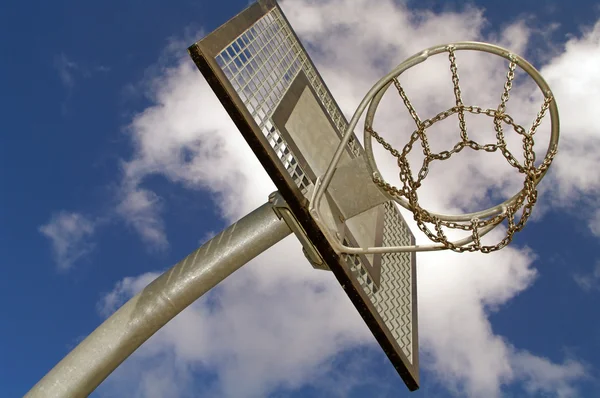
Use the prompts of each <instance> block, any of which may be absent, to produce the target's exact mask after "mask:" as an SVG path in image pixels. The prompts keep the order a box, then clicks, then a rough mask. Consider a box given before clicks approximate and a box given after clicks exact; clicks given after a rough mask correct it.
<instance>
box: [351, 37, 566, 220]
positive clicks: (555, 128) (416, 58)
mask: <svg viewBox="0 0 600 398" xmlns="http://www.w3.org/2000/svg"><path fill="white" fill-rule="evenodd" d="M450 46H452V47H453V48H454V50H455V51H461V50H471V51H482V52H487V53H491V54H494V55H498V56H501V57H503V58H505V59H507V60H509V61H511V60H514V61H516V63H517V67H519V68H521V69H522V70H523V71H525V72H526V73H527V74H528V75H529V76H530V77H531V78H532V79H533V80H534V81H535V82H536V84H537V86H538V88H539V89H540V90H541V92H542V94H543V95H544V97H545V98H552V100H551V102H550V105H549V108H548V111H549V113H550V122H551V136H550V142H549V145H548V149H547V151H546V155H545V158H546V159H549V158H550V153H551V149H552V148H554V147H556V146H557V144H558V139H559V117H558V108H557V105H556V100H555V98H554V97H553V95H552V91H551V90H550V87H549V86H548V83H546V81H545V80H544V78H543V77H542V75H541V74H540V73H539V72H538V70H537V69H536V68H535V67H534V66H533V65H531V64H530V63H529V62H528V61H527V60H525V59H524V58H522V57H520V56H519V55H516V54H514V53H512V52H510V51H509V50H507V49H504V48H502V47H499V46H496V45H493V44H488V43H481V42H457V43H450V44H444V45H439V46H435V47H431V48H429V49H427V50H425V51H423V52H420V53H418V54H415V55H413V56H412V57H410V58H408V59H407V60H406V61H404V62H402V63H401V64H400V65H398V66H397V67H396V68H394V69H393V70H392V71H391V72H390V73H388V74H387V75H386V76H384V77H383V78H382V79H380V80H379V81H378V82H377V83H376V84H375V85H374V86H373V87H372V88H371V90H369V92H368V93H367V95H366V96H365V97H364V99H363V101H361V103H360V105H359V107H358V108H357V110H356V112H355V114H354V116H353V117H352V121H351V124H350V125H349V126H348V129H347V132H346V134H348V132H352V131H354V128H355V127H356V124H357V123H358V120H359V119H360V117H361V116H362V114H363V113H364V111H365V109H366V107H367V105H368V110H367V115H366V117H365V126H367V124H372V122H373V119H374V117H375V113H376V110H377V107H378V105H379V102H380V101H381V99H382V98H383V95H384V94H385V93H386V92H387V89H388V88H389V87H390V85H391V84H392V81H393V80H392V79H394V78H395V77H398V76H400V75H401V74H402V73H403V72H405V71H406V70H408V69H410V68H412V67H413V66H416V65H418V64H420V63H422V62H424V61H426V60H427V59H428V58H429V57H430V56H433V55H437V54H441V53H444V52H448V48H449V47H450ZM371 138H372V137H371V134H370V133H369V132H368V131H367V130H366V129H365V131H364V147H365V154H366V158H367V167H368V169H369V171H370V173H371V174H372V175H373V176H376V177H379V178H381V179H382V180H383V177H382V175H381V172H380V171H379V169H378V167H377V163H376V161H375V157H374V154H373V146H372V141H371ZM546 172H547V170H546V171H544V173H542V174H541V175H540V176H539V177H538V178H537V179H536V180H535V184H536V185H537V184H538V183H539V182H540V180H541V179H542V178H543V177H544V175H545V174H546ZM383 181H385V180H383ZM522 191H523V189H522V190H520V191H519V192H517V194H515V195H514V196H513V197H511V198H509V199H507V200H506V201H504V202H502V203H501V204H499V205H496V206H493V207H490V208H488V209H485V210H481V211H477V212H472V213H465V214H460V215H452V214H442V213H434V212H431V211H428V213H429V214H430V215H431V216H433V217H437V218H439V219H440V220H444V221H455V222H456V221H470V220H472V219H473V218H487V217H493V216H495V215H498V214H500V213H502V212H503V211H504V209H505V208H506V207H508V206H510V205H512V204H513V203H514V202H515V201H516V200H517V198H518V196H519V195H520V193H521V192H522ZM381 192H382V193H383V194H384V195H385V196H387V197H388V198H389V199H391V200H393V201H395V202H396V203H398V204H399V205H400V206H402V207H404V208H406V209H408V210H411V207H410V205H409V203H408V201H407V200H406V199H402V198H398V197H396V196H393V195H391V194H389V193H388V192H386V191H385V190H383V189H381Z"/></svg>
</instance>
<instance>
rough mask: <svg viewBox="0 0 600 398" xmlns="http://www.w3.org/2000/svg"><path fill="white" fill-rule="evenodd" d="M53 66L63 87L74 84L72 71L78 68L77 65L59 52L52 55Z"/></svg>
mask: <svg viewBox="0 0 600 398" xmlns="http://www.w3.org/2000/svg"><path fill="white" fill-rule="evenodd" d="M54 68H56V70H57V72H58V76H59V77H60V80H61V81H62V83H63V84H64V85H65V87H67V88H68V89H72V88H73V86H74V85H75V78H74V76H73V73H74V72H75V71H77V70H78V69H79V65H77V64H76V63H75V62H73V61H71V60H70V59H69V58H67V56H66V55H65V54H60V55H59V56H56V57H54Z"/></svg>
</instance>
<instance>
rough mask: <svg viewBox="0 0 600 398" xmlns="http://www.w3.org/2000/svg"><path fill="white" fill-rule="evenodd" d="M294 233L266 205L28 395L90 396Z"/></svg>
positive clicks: (119, 316) (105, 326)
mask: <svg viewBox="0 0 600 398" xmlns="http://www.w3.org/2000/svg"><path fill="white" fill-rule="evenodd" d="M290 233H291V231H290V228H289V227H288V226H287V224H286V223H285V221H284V220H282V219H279V217H278V216H277V215H276V213H275V211H274V209H273V205H272V204H271V202H269V203H266V204H264V205H262V206H261V207H259V208H258V209H256V210H254V211H253V212H252V213H250V214H248V215H247V216H245V217H244V218H242V219H241V220H239V221H238V222H236V223H234V224H233V225H231V226H230V227H228V228H227V229H225V230H224V231H223V232H221V233H220V234H218V235H217V236H215V237H214V238H213V239H211V240H210V241H208V242H206V243H205V244H204V245H202V247H200V248H199V249H197V250H196V251H194V252H193V253H191V254H190V255H189V256H187V257H186V258H184V259H183V260H182V261H180V262H179V263H177V264H176V265H175V266H173V268H171V269H170V270H168V271H166V272H165V273H164V274H162V275H161V276H160V277H158V278H157V279H155V280H154V281H153V282H152V283H150V284H149V285H148V286H147V287H146V288H145V289H144V290H142V291H141V292H140V293H139V294H137V295H136V296H135V297H133V298H132V299H131V300H129V301H128V302H127V303H125V304H124V305H123V306H122V307H121V308H119V309H118V310H117V311H116V312H115V313H114V314H113V315H112V316H111V317H110V318H108V319H107V320H106V321H104V323H102V324H101V325H100V326H99V327H98V328H97V329H96V330H94V331H93V332H92V333H91V334H90V335H89V336H88V337H87V338H86V339H85V340H84V341H82V342H81V343H80V344H79V345H78V346H77V347H75V349H74V350H73V351H71V352H70V353H69V354H68V355H67V356H66V357H65V358H64V359H63V360H62V361H60V362H59V363H58V364H57V365H56V366H55V367H54V368H53V369H52V370H51V371H50V372H49V373H48V374H47V375H46V376H44V378H43V379H42V380H40V381H39V382H38V383H37V384H36V385H35V386H34V387H33V388H32V389H31V390H30V391H29V392H28V393H27V395H25V396H26V397H28V398H34V397H35V398H48V397H52V398H75V397H87V396H88V395H89V394H91V393H92V391H94V390H95V389H96V387H98V385H100V383H102V381H104V379H106V378H107V377H108V375H110V374H111V373H112V372H113V371H114V370H115V369H116V368H117V367H118V366H119V365H120V364H121V363H122V362H123V361H124V360H125V359H126V358H127V357H129V356H130V355H131V354H132V353H133V352H134V351H135V350H136V349H137V348H138V347H139V346H141V345H142V343H143V342H144V341H146V340H147V339H148V338H150V336H152V335H153V334H154V333H156V332H157V331H158V330H159V329H160V328H161V327H163V326H164V325H165V324H166V323H167V322H169V321H170V320H171V319H173V318H174V317H175V315H177V314H179V313H180V312H181V311H183V310H184V309H185V308H186V307H187V306H189V305H190V304H192V303H193V302H194V301H196V300H197V299H198V298H199V297H200V296H202V295H203V294H204V293H206V292H208V291H209V290H210V289H211V288H213V287H214V286H216V285H217V284H218V283H219V282H221V281H222V280H223V279H225V278H226V277H228V276H229V275H231V274H232V273H233V272H234V271H236V270H237V269H239V268H240V267H241V266H242V265H244V264H246V263H247V262H248V261H250V260H252V259H253V258H254V257H256V256H258V255H259V254H260V253H262V252H263V251H265V250H266V249H268V248H270V247H271V246H273V245H275V244H276V243H277V242H279V241H280V240H282V239H283V238H285V237H286V236H288V235H289V234H290Z"/></svg>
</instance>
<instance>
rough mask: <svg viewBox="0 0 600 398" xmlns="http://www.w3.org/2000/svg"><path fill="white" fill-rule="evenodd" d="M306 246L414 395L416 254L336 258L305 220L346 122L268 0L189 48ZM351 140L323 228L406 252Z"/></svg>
mask: <svg viewBox="0 0 600 398" xmlns="http://www.w3.org/2000/svg"><path fill="white" fill-rule="evenodd" d="M189 52H190V55H191V57H192V59H193V60H194V62H195V63H196V65H197V66H198V69H199V70H200V71H201V72H202V74H203V75H204V77H205V78H206V80H207V81H208V83H209V85H210V86H211V88H212V89H213V90H214V92H215V94H216V95H217V97H218V98H219V100H220V101H221V103H222V104H223V106H224V107H225V109H226V110H227V112H228V113H229V115H230V117H231V118H232V119H233V121H234V123H235V124H236V126H237V127H238V129H239V130H240V132H241V133H242V135H243V136H244V138H245V139H246V141H247V142H248V144H249V145H250V147H251V148H252V150H253V151H254V152H255V154H256V156H257V157H258V159H259V160H260V162H261V163H262V165H263V166H264V168H265V170H266V171H267V173H268V174H269V176H270V177H271V178H272V179H273V182H274V183H275V185H276V187H277V189H278V190H279V192H280V194H281V196H282V197H283V198H284V199H285V201H286V203H287V205H288V206H289V209H290V210H291V212H292V213H293V215H294V217H295V219H296V220H297V222H298V224H299V225H300V227H301V229H302V230H303V233H304V235H305V236H307V237H308V239H309V241H310V244H312V246H313V247H314V249H316V252H318V256H319V259H316V260H315V259H314V258H313V261H312V263H313V266H315V267H316V268H323V269H329V270H331V271H332V272H333V273H334V275H335V277H336V278H337V280H338V281H339V283H340V284H341V285H342V287H343V288H344V291H345V292H346V293H347V295H348V297H349V298H350V300H351V301H352V303H353V304H354V306H355V307H356V309H357V310H358V312H359V313H360V315H361V316H362V318H363V319H364V320H365V322H366V324H367V325H368V327H369V328H370V330H371V331H372V333H373V335H374V336H375V338H376V340H377V341H378V343H379V344H380V345H381V347H382V348H383V350H384V352H385V353H386V355H387V356H388V358H389V359H390V361H391V362H392V364H393V365H394V367H395V369H396V370H397V371H398V373H399V374H400V376H401V377H402V379H403V380H404V382H405V383H406V385H407V387H408V388H409V389H410V390H411V391H413V390H416V389H418V387H419V354H418V333H417V292H416V260H415V253H414V252H405V253H386V254H377V255H358V256H353V255H346V254H343V255H340V254H338V253H336V252H335V251H334V250H333V248H332V246H331V244H330V242H329V241H328V240H327V239H326V238H325V236H324V234H323V232H322V231H321V230H320V229H319V227H318V226H317V224H316V223H315V221H314V220H313V218H312V217H311V215H310V213H309V211H308V205H309V200H310V198H311V193H312V192H313V190H314V184H315V181H316V179H317V177H320V176H321V175H323V174H324V173H325V170H326V169H327V166H328V165H329V163H330V161H331V159H332V157H333V154H334V152H335V150H336V148H337V146H338V144H339V143H340V138H341V135H342V132H343V131H345V129H346V127H347V125H348V122H347V120H346V118H345V117H344V115H343V114H342V112H341V111H340V109H339V107H338V105H337V103H336V102H335V100H334V99H333V97H332V95H331V93H330V91H329V90H328V88H327V86H326V85H325V83H324V82H323V79H322V78H321V76H320V75H319V73H318V71H317V69H316V67H315V65H314V64H313V62H312V61H311V59H310V57H309V56H308V54H307V52H306V50H305V49H304V47H303V46H302V44H301V43H300V40H299V39H298V37H297V36H296V34H295V33H294V31H293V29H292V27H291V26H290V24H289V22H288V21H287V19H286V18H285V15H284V14H283V12H282V10H281V9H280V7H279V6H278V5H277V3H276V2H275V1H274V0H259V1H258V2H256V3H254V4H252V5H251V6H250V7H248V8H247V9H245V10H244V11H242V12H241V13H240V14H238V15H237V16H236V17H234V18H233V19H231V20H230V21H228V22H227V23H225V24H224V25H222V26H221V27H219V28H218V29H217V30H215V31H214V32H212V33H210V34H209V35H207V36H206V37H205V38H204V39H202V40H200V41H199V42H197V43H196V44H194V45H192V46H191V47H190V48H189ZM363 155H364V150H363V148H362V146H361V145H360V143H359V141H358V140H357V139H356V137H353V138H352V139H351V140H350V142H349V144H348V146H347V148H346V151H345V153H344V154H343V157H342V161H341V162H340V164H339V167H338V169H337V170H336V173H335V175H334V178H333V180H332V183H331V185H330V188H329V190H328V191H327V195H326V200H325V201H323V206H324V207H325V208H324V209H321V210H322V211H323V213H324V214H327V218H328V220H327V222H326V224H327V226H328V227H329V228H330V230H331V231H333V232H334V236H336V237H337V238H338V239H340V241H344V242H346V243H347V244H349V245H352V246H360V247H368V246H382V245H383V246H392V245H409V244H413V245H414V243H415V242H414V236H413V235H412V233H411V232H410V230H409V228H408V226H407V225H406V223H405V222H404V220H403V218H402V216H401V214H400V212H399V211H398V208H397V207H396V205H395V204H394V203H393V202H391V201H389V200H388V199H387V198H386V197H384V196H383V195H382V194H381V193H380V191H379V189H378V188H377V187H376V186H375V185H374V184H373V182H372V179H371V177H370V176H369V175H368V172H367V170H366V166H365V161H364V160H363V159H362V157H363Z"/></svg>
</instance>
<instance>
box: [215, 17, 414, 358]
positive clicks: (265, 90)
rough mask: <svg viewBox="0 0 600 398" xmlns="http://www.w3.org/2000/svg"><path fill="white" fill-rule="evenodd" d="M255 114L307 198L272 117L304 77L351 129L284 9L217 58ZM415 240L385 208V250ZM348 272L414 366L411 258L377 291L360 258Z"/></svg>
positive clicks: (389, 271) (303, 177)
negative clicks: (300, 74)
mask: <svg viewBox="0 0 600 398" xmlns="http://www.w3.org/2000/svg"><path fill="white" fill-rule="evenodd" d="M215 60H216V62H217V64H218V65H219V66H220V67H221V69H222V70H223V72H224V73H225V75H226V76H227V78H228V80H229V81H230V83H231V84H232V86H233V87H234V89H235V90H236V92H237V94H238V95H239V96H240V98H241V100H242V101H243V103H244V105H245V106H246V108H247V109H248V111H249V112H250V113H251V115H252V117H253V118H254V121H255V122H256V124H257V125H258V126H259V128H260V129H261V131H262V132H263V134H264V135H265V137H266V138H267V140H268V142H269V144H270V145H271V147H272V148H273V150H274V151H275V153H276V154H277V157H278V158H279V160H280V161H281V162H282V164H283V165H284V167H285V168H286V170H287V172H288V173H289V174H290V176H291V177H292V179H293V180H294V181H295V182H296V184H297V185H298V187H299V188H300V190H301V192H302V193H303V194H304V195H307V193H308V190H309V186H310V185H311V184H312V182H311V181H310V179H309V178H308V176H307V174H306V172H305V171H304V170H303V169H302V167H301V166H300V165H299V163H298V161H297V157H296V155H295V154H294V153H293V152H292V148H291V147H290V146H289V145H288V143H287V142H286V141H285V139H284V137H283V136H282V135H281V133H280V132H279V130H278V129H277V127H276V126H275V125H274V124H273V122H272V120H271V117H272V115H273V112H274V111H275V109H276V108H277V106H278V104H279V103H280V101H281V99H282V98H283V96H284V95H285V93H286V91H287V90H288V89H289V88H290V86H291V84H292V82H293V81H294V79H295V77H296V76H297V75H298V73H299V72H300V71H303V72H304V74H305V75H306V77H307V78H308V81H309V82H310V85H311V86H312V88H313V90H314V92H315V93H316V94H317V96H318V97H319V100H320V101H321V103H322V105H323V107H324V108H325V109H326V111H327V113H328V114H329V116H330V118H331V120H332V121H333V123H334V125H335V127H336V128H337V129H338V132H344V131H345V130H346V128H347V126H348V123H347V121H346V119H345V117H344V116H343V114H342V112H341V111H340V109H339V107H338V105H337V103H336V102H335V101H334V100H333V98H331V96H330V94H329V91H328V90H327V89H326V87H325V84H324V83H323V81H322V80H321V78H320V77H319V75H318V73H316V71H315V70H314V68H313V66H312V63H311V62H310V60H309V59H308V56H307V54H306V53H305V52H304V50H303V49H302V46H301V45H300V43H299V42H298V41H297V39H296V37H295V35H294V34H293V32H292V31H291V29H290V27H289V25H288V24H287V23H286V22H285V20H284V18H283V16H282V15H281V13H280V12H279V9H277V8H273V9H272V10H271V11H269V12H268V13H267V14H265V15H264V16H263V17H262V18H261V19H259V20H258V21H257V22H256V23H254V24H253V25H252V26H251V27H250V28H249V29H247V30H246V31H245V32H244V33H242V34H241V35H240V36H239V37H238V38H236V39H235V40H234V41H233V42H232V43H230V44H229V45H228V46H227V47H225V48H224V49H223V50H222V51H221V52H220V53H219V54H217V56H216V57H215ZM348 145H349V149H350V151H351V153H352V154H353V155H354V156H359V155H361V154H362V153H363V149H362V147H361V146H360V144H359V143H358V140H357V139H356V138H355V137H353V138H352V139H351V140H350V143H349V144H348ZM410 240H411V234H410V231H409V229H408V227H407V226H406V224H405V223H404V221H403V220H402V218H401V216H400V213H399V211H398V209H397V208H396V206H395V205H394V204H393V203H391V202H388V203H387V204H386V205H385V221H384V236H383V244H384V245H386V246H387V245H408V244H410ZM345 260H346V263H347V264H348V267H349V268H350V270H351V271H352V272H353V274H354V275H355V277H356V278H357V280H358V281H359V283H360V285H361V287H362V289H363V290H364V292H365V293H366V294H367V296H368V297H369V300H370V301H371V302H372V304H373V305H374V307H375V308H376V309H377V311H378V312H379V315H380V316H381V317H382V319H383V320H384V322H385V323H386V325H387V327H388V329H389V330H390V332H391V333H392V335H393V336H394V338H395V339H396V341H397V343H398V345H399V346H400V347H401V349H402V351H403V352H404V354H405V355H406V357H407V358H408V359H409V361H410V362H411V363H412V362H413V361H412V355H413V352H412V322H411V321H412V318H411V317H412V284H411V282H412V280H411V254H410V253H395V254H385V255H383V256H382V262H381V263H382V266H381V284H380V289H376V288H375V286H374V285H373V283H372V281H371V280H370V278H369V277H368V273H367V272H366V268H365V266H364V265H363V264H362V262H361V261H360V258H359V257H358V256H349V255H346V256H345Z"/></svg>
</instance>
